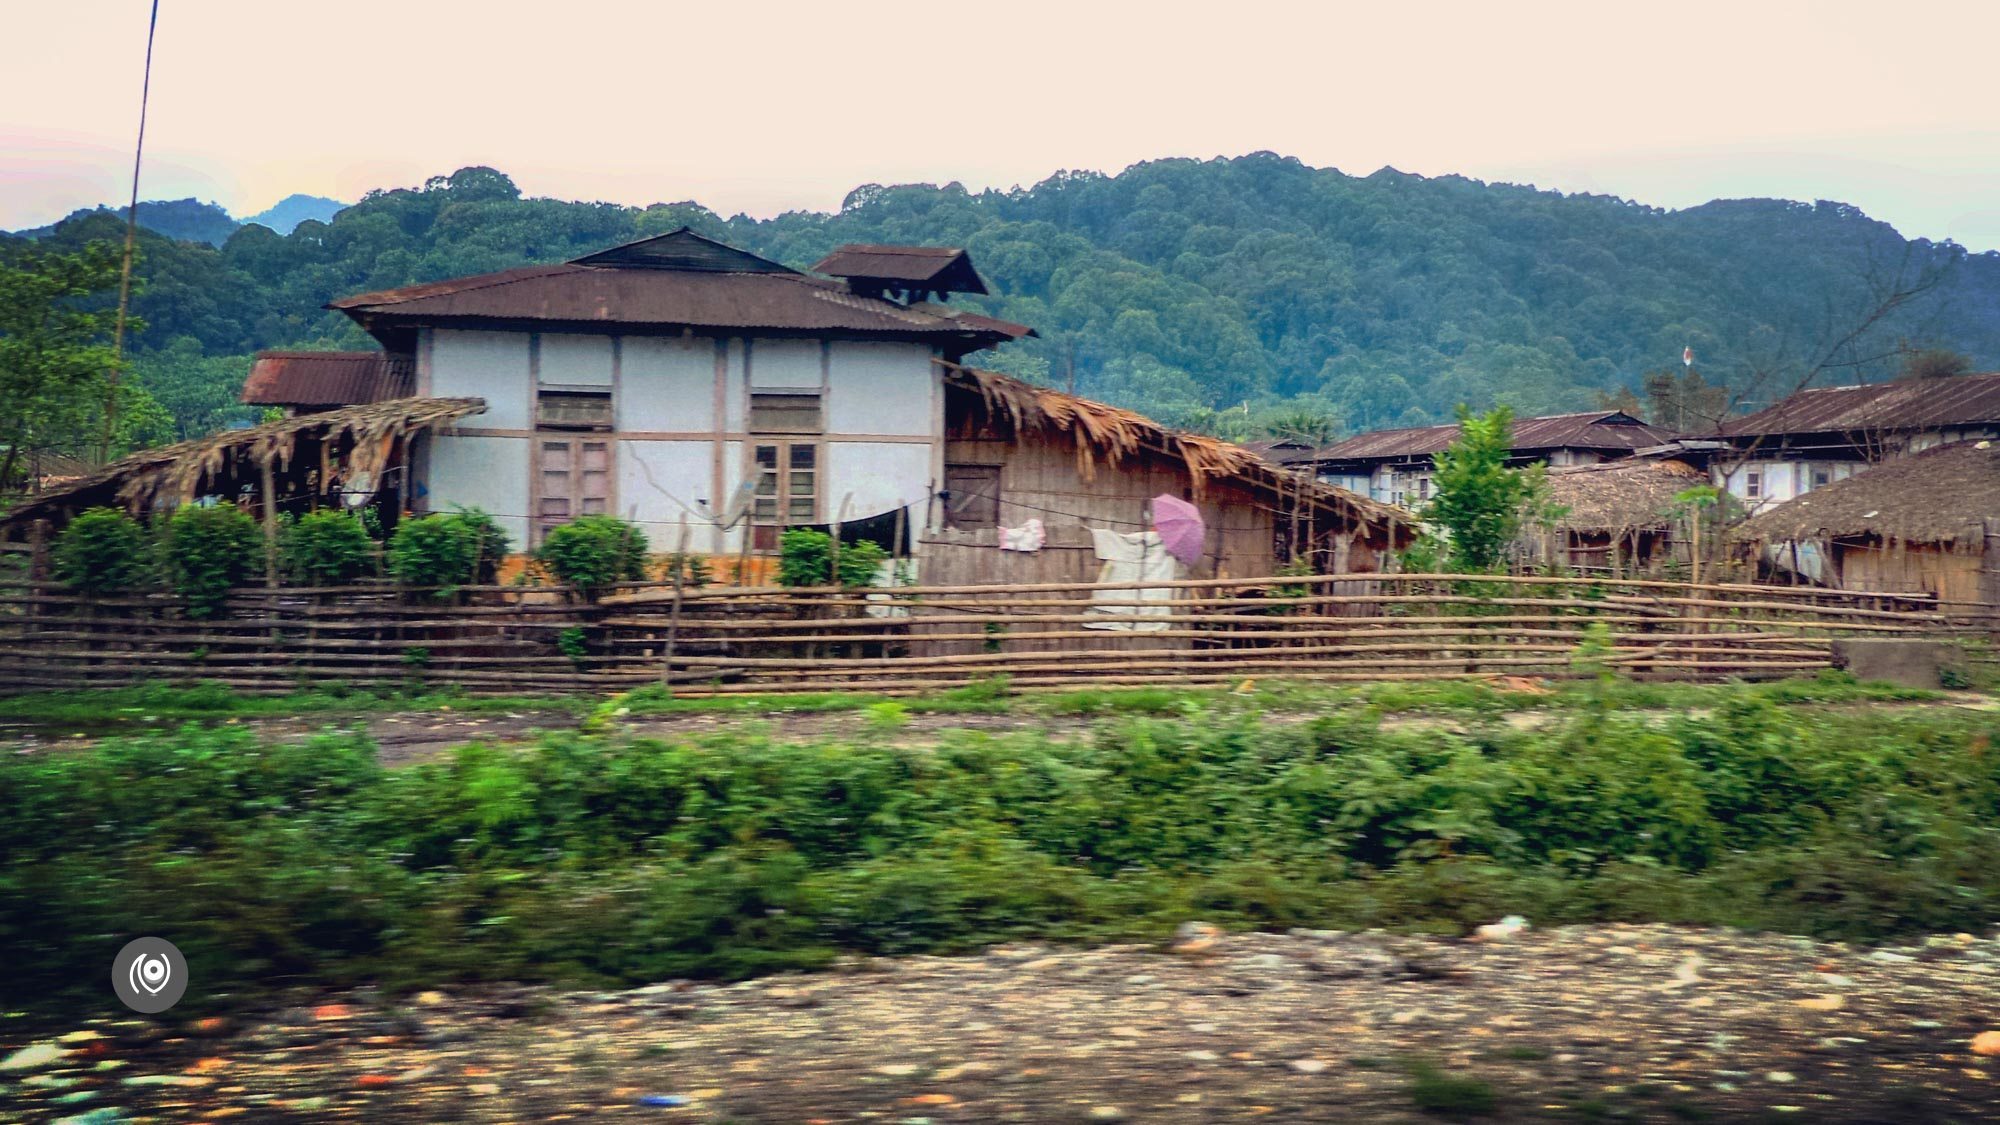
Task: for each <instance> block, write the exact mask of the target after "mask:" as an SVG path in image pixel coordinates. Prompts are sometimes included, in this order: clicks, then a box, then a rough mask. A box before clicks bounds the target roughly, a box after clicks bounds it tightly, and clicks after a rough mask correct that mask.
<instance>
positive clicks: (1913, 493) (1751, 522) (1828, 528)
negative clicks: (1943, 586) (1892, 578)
mask: <svg viewBox="0 0 2000 1125" xmlns="http://www.w3.org/2000/svg"><path fill="white" fill-rule="evenodd" d="M1936 381H1949V382H1954V383H1955V382H1958V381H1959V380H1957V379H1952V380H1936ZM1995 512H2000V445H1996V443H1994V442H1988V441H1981V442H1959V443H1955V444H1952V445H1944V446H1939V447H1937V448H1935V449H1927V450H1925V451H1924V452H1922V453H1918V454H1914V455H1912V456H1909V457H1899V458H1896V459H1895V460H1891V461H1884V462H1883V463H1881V464H1879V465H1876V466H1874V467H1872V468H1869V469H1864V470H1863V471H1861V472H1858V473H1856V474H1854V475H1853V476H1851V477H1848V478H1846V479H1845V480H1837V481H1834V482H1832V483H1831V484H1823V485H1821V486H1819V487H1818V488H1815V489H1811V490H1809V491H1807V492H1805V493H1803V494H1802V495H1800V496H1798V497H1796V498H1794V499H1791V500H1787V501H1785V502H1784V503H1782V504H1777V505H1774V506H1773V507H1771V508H1770V509H1768V510H1767V511H1764V512H1760V513H1758V514H1757V515H1755V516H1752V517H1751V518H1750V519H1748V520H1746V521H1744V523H1743V525H1742V527H1740V528H1739V529H1738V533H1739V534H1741V535H1743V536H1746V537H1749V538H1755V539H1765V540H1769V541H1772V542H1781V541H1783V540H1787V539H1810V538H1817V537H1820V536H1834V537H1840V536H1850V535H1877V536H1880V537H1882V538H1884V539H1889V538H1895V539H1901V540H1905V541H1907V542H1912V543H1941V542H1951V541H1953V540H1956V539H1960V538H1967V539H1972V540H1977V538H1978V537H1979V535H1980V528H1981V521H1982V520H1984V519H1986V518H1988V517H1990V516H1992V515H1993V513H1995Z"/></svg>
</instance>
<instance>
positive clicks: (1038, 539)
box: [1000, 519, 1049, 551]
mask: <svg viewBox="0 0 2000 1125" xmlns="http://www.w3.org/2000/svg"><path fill="white" fill-rule="evenodd" d="M1048 539H1049V535H1048V532H1047V531H1045V530H1044V529H1043V528H1042V521H1041V520H1038V519H1031V520H1029V521H1028V522H1027V523H1024V524H1022V525H1021V526H1020V527H1003V528H1001V529H1000V549H1001V550H1003V551H1039V550H1041V549H1042V544H1043V543H1046V542H1048Z"/></svg>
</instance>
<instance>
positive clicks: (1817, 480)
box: [1812, 469, 1833, 488]
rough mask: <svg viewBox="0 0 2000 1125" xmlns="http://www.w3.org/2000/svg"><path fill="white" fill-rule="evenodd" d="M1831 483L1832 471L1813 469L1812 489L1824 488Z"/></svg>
mask: <svg viewBox="0 0 2000 1125" xmlns="http://www.w3.org/2000/svg"><path fill="white" fill-rule="evenodd" d="M1832 483H1833V470H1832V469H1814V470H1813V471H1812V487H1814V488H1825V487H1826V486H1827V485H1829V484H1832Z"/></svg>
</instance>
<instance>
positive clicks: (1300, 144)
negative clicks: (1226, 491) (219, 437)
mask: <svg viewBox="0 0 2000 1125" xmlns="http://www.w3.org/2000/svg"><path fill="white" fill-rule="evenodd" d="M146 7H147V0H66V2H64V3H61V4H55V3H39V2H38V3H32V4H30V3H27V2H25V0H22V2H16V3H11V4H8V5H7V10H6V12H5V13H4V14H0V41H4V42H5V43H6V44H7V45H8V46H7V49H6V62H5V65H4V66H0V229H10V228H16V227H22V226H29V225H34V224H39V223H43V222H47V221H50V220H52V219H55V218H58V217H60V216H61V215H63V214H65V213H67V212H68V211H70V210H71V209H73V208H75V207H78V206H83V205H87V204H93V203H98V202H110V201H117V200H120V199H122V198H124V195H125V192H126V190H127V189H126V177H127V176H129V175H130V164H129V161H130V159H131V157H130V146H131V143H132V132H133V128H134V126H135V123H136V116H137V108H138V93H139V66H140V61H141V57H142V54H143V51H144V43H145V19H146ZM161 8H162V11H161V27H160V35H159V43H158V47H157V48H156V56H155V63H154V79H153V112H152V119H151V123H150V127H149V133H148V138H147V149H148V163H147V167H146V171H145V176H144V180H143V183H142V195H143V196H144V197H145V198H149V199H153V198H179V197H184V196H188V195H194V196H199V197H201V198H203V199H213V200H215V201H217V202H220V203H221V204H223V205H224V206H225V207H228V208H229V209H230V210H231V211H233V212H235V213H237V214H249V213H252V212H255V211H258V210H261V209H262V208H264V207H267V206H269V205H270V204H271V203H273V202H275V201H277V200H278V199H279V198H281V197H282V196H285V195H287V194H289V193H291V192H295V191H303V192H310V193H313V194H318V195H330V196H333V197H335V198H339V199H345V200H353V199H355V198H357V197H358V196H359V195H360V194H361V193H362V192H364V191H366V190H368V189H369V188H374V187H384V186H403V185H413V184H416V183H418V182H420V181H421V180H422V179H423V178H424V177H426V176H429V175H432V174H436V173H440V172H449V171H451V170H452V169H455V168H458V167H460V166H462V165H466V164H490V165H493V166H495V167H498V168H500V169H502V170H503V171H506V172H508V173H509V174H511V175H512V176H513V177H514V178H515V180H516V181H517V182H518V183H520V185H521V186H522V188H523V189H524V190H525V191H527V192H529V193H530V194H537V195H553V196H559V197H563V198H579V199H604V200H612V201H616V202H622V203H648V202H654V201H660V200H680V199H689V198H692V199H696V200H699V201H700V202H702V203H704V204H706V205H708V206H710V207H712V208H715V209H716V210H718V211H722V212H724V213H733V212H736V211H748V212H750V213H752V214H756V215H769V214H773V213H776V212H778V211H783V210H788V209H794V208H812V209H829V208H832V207H835V206H837V205H838V204H839V202H840V199H841V196H842V195H843V194H845V193H846V192H847V191H848V190H849V189H850V188H852V187H854V186H855V185H857V184H862V183H869V182H878V183H897V182H912V181H924V182H936V183H943V182H946V181H950V180H958V181H960V182H962V183H964V184H966V185H967V186H968V187H972V188H980V187H987V186H998V187H1007V186H1011V185H1014V184H1026V183H1033V182H1034V181H1036V180H1038V179H1041V178H1042V177H1044V176H1046V175H1048V174H1049V173H1050V172H1052V171H1054V170H1056V169H1060V168H1088V169H1100V170H1105V171H1117V170H1118V169H1121V168H1123V167H1125V166H1126V165H1129V164H1131V163H1133V162H1135V161H1140V160H1146V159H1150V158H1155V157H1162V156H1195V157H1209V156H1217V155H1238V154H1241V153H1245V152H1252V151H1256V150H1258V149H1271V150H1275V151H1277V152H1281V153H1285V154H1288V155H1293V156H1297V157H1299V158H1301V159H1303V160H1305V161H1306V162H1308V163H1310V164H1315V165H1331V166H1334V167H1338V168H1341V169H1343V170H1345V171H1348V172H1352V173H1356V174H1365V173H1367V172H1370V171H1373V170H1374V169H1376V168H1379V167H1381V166H1383V165H1392V166H1394V167H1397V168H1400V169H1402V170H1404V171H1408V172H1418V173H1423V174H1426V175H1435V174H1442V173H1450V172H1458V173H1463V174H1466V175H1470V176H1476V177H1479V178H1481V179H1489V180H1508V181H1513V182H1521V183H1533V184H1536V185H1538V186H1541V187H1548V188H1558V189H1563V190H1571V191H1576V190H1589V191H1599V192H1607V193H1611V194H1616V195H1623V196H1627V197H1630V198H1635V199H1638V200H1640V201H1643V202H1646V203H1654V204H1660V205H1664V206H1672V207H1679V206H1686V205H1689V204H1692V203H1698V202H1701V201H1703V200H1706V199H1710V198H1714V197H1718V196H1743V195H1776V196H1785V197H1790V198H1800V199H1814V198H1830V199H1839V200H1843V201H1845V202H1850V203H1854V204H1857V205H1859V206H1860V207H1862V208H1863V209H1865V210H1866V211H1868V212H1869V213H1870V214H1872V215H1875V216H1877V217H1879V218H1883V219H1886V220H1888V221H1890V222H1892V223H1894V224H1896V226H1897V227H1899V228H1900V229H1901V230H1903V231H1904V233H1906V234H1911V235H1924V236H1928V237H1932V238H1947V237H1949V238H1956V239H1958V240H1959V241H1961V242H1963V243H1965V244H1967V245H1968V246H1971V247H1973V248H1975V249H1992V248H1996V247H2000V97H1996V96H1995V94H1994V84H1993V79H1992V77H1991V74H1990V69H1991V62H1992V53H1993V51H1994V50H1995V48H1996V45H1997V44H2000V3H1993V2H1990V0H1966V2H1957V3H1943V2H1933V3H1921V2H1910V0H1905V2H1904V3H1900V4H1884V3H1881V2H1880V0H1872V2H1869V3H1859V2H1855V3H1848V2H1841V3H1804V2H1786V3H1769V2H1756V0H1733V2H1729V3H1710V2H1706V0H1695V2H1681V3H1673V4H1627V3H1614V2H1589V3H1581V2H1579V3H1532V2H1515V3H1489V2H1466V3H1431V4H1419V3H1375V2H1370V3H1362V4H1351V5H1350V4H1334V3H1321V4H1258V3H1245V2H1236V3H1222V2H1218V0H1205V2H1202V3H1196V4H1179V3H1166V2H1153V3H1143V4H1123V3H1119V4H1112V3H1096V2H1092V0H1066V2H1061V3H1044V2H1040V0H1025V2H1008V3H999V2H991V0H989V2H983V3H964V2H957V3H937V4H920V3H909V2H903V3H883V2H876V3H864V4H851V3H850V4H834V3H826V2H823V0H821V2H813V3H758V2H753V0H731V2H714V3H706V4H685V3H666V2H646V0H566V2H560V3H558V2H554V0H534V2H528V0H393V2H384V0H341V2H338V3H301V2H296V0H276V2H274V0H163V3H162V5H161Z"/></svg>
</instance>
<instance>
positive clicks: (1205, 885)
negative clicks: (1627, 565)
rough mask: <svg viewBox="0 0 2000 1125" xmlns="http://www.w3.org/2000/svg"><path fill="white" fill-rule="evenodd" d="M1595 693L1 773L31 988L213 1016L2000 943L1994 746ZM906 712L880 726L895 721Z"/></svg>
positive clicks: (217, 758)
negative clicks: (1569, 707) (1749, 931)
mask: <svg viewBox="0 0 2000 1125" xmlns="http://www.w3.org/2000/svg"><path fill="white" fill-rule="evenodd" d="M1806 686H1807V687H1812V686H1813V685H1811V684H1807V685H1806ZM1828 688H1829V690H1832V691H1834V692H1836V693H1837V692H1838V691H1839V690H1842V689H1841V685H1839V684H1837V683H1834V684H1830V685H1828ZM1594 690H1597V691H1601V692H1606V693H1610V694H1608V695H1606V696H1604V697H1602V698H1594V697H1592V696H1590V695H1588V694H1586V695H1585V696H1584V697H1583V698H1582V701H1581V706H1580V708H1578V709H1576V710H1573V711H1572V712H1570V713H1568V714H1566V715H1564V716H1562V717H1560V718H1559V719H1557V720H1556V721H1554V722H1552V723H1551V724H1550V725H1548V726H1546V727H1543V728H1541V729H1538V730H1533V731H1522V730H1518V729H1514V728H1513V727H1510V726H1508V725H1506V724H1501V723H1490V722H1483V721H1480V719H1479V718H1478V716H1477V714H1473V713H1468V714H1462V715H1461V716H1460V718H1461V720H1462V722H1461V723H1459V724H1456V726H1455V728H1454V729H1457V730H1460V731H1462V733H1449V732H1447V731H1444V730H1440V729H1435V728H1426V729H1422V730H1397V729H1392V728H1385V727H1384V726H1382V725H1381V724H1380V722H1379V718H1378V715H1377V713H1376V712H1374V711H1372V710H1369V709H1361V708H1354V709H1349V710H1346V711H1344V712H1341V713H1337V714H1332V715H1328V716H1326V717H1322V718H1318V719H1315V720H1313V721H1310V722H1308V723H1305V724H1302V725H1285V726H1276V725H1264V724H1261V723H1260V722H1259V721H1258V719H1257V717H1256V715H1255V714H1254V713H1251V712H1249V711H1248V710H1246V709H1245V708H1244V707H1242V706H1239V705H1238V704H1236V703H1235V702H1234V701H1232V700H1230V699H1228V698H1227V697H1220V698H1212V699H1211V701H1210V702H1207V703H1205V704H1200V703H1193V702H1187V701H1182V702H1180V703H1177V704H1170V705H1169V706H1168V710H1169V711H1170V712H1171V711H1172V710H1173V709H1174V708H1175V707H1179V708H1180V709H1181V710H1183V711H1185V712H1186V713H1184V714H1180V715H1173V716H1171V717H1148V716H1134V715H1127V716H1122V717H1118V718H1115V719H1112V720H1109V721H1107V722H1105V723H1104V724H1103V725H1101V726H1100V727H1099V728H1098V729H1097V730H1096V731H1095V732H1094V733H1092V734H1089V735H1086V736H1080V737H1077V738H1074V739H1062V738H1056V737H1052V736H1050V735H1048V734H1045V733H1040V732H1034V731H1023V732H1020V733H1015V734H1009V735H1003V736H989V735H985V734H980V733H976V732H949V733H947V734H946V735H945V736H944V738H943V741H942V742H941V744H939V745H937V746H934V747H928V746H927V747H922V748H909V747H897V746H892V745H885V744H883V743H884V742H885V741H886V740H883V739H879V738H873V737H871V738H869V739H867V740H865V741H862V742H857V743H852V744H849V743H836V742H826V743H810V744H802V743H785V742H780V741H775V740H773V739H771V738H769V737H767V736H765V735H763V734H761V733H758V732H757V731H756V730H755V729H754V728H751V729H749V730H734V731H727V732H723V733H719V734H716V735H712V736H706V737H702V738H698V739H693V740H687V741H655V740H645V739H628V738H622V737H591V736H576V735H563V736H549V737H547V738H545V739H543V740H542V741H540V742H539V743H537V744H536V745H534V746H532V747H529V748H526V749H522V750H518V751H517V750H510V749H505V748H495V747H490V746H482V745H472V746H467V747H465V748H463V749H461V750H460V751H458V752H457V753H455V754H453V755H451V756H449V757H448V758H446V759H443V760H438V761H435V762H432V763H429V764H424V765H419V766H415V767H410V768H405V769H399V770H394V771H391V770H385V769H383V768H382V767H381V766H380V765H378V764H377V762H376V760H375V757H374V752H373V749H372V747H371V746H370V745H369V744H368V743H367V742H365V741H364V740H363V739H361V738H360V737H358V736H353V735H331V734H329V735H325V736H321V737H319V738H317V739H314V740H312V741H310V742H305V743H297V744H285V743H281V742H260V741H259V739H258V737H257V735H256V734H255V733H252V732H246V731H244V730H242V729H241V728H229V727H220V728H214V729H209V730H201V729H197V728H193V727H190V728H187V729H185V730H182V731H180V732H179V733H174V734H161V735H157V736H151V737H138V738H131V739H125V740H113V741H109V742H106V743H103V744H100V745H98V746H96V747H94V748H91V749H87V750H61V751H56V750H51V751H47V752H40V753H32V754H10V755H6V756H5V757H4V758H0V941H4V943H5V946H6V948H7V949H8V950H9V951H10V952H11V953H12V954H13V956H12V957H11V959H10V965H9V973H8V974H7V977H6V985H5V988H6V990H7V992H8V994H9V995H10V997H11V998H12V999H10V1003H24V1002H27V1001H28V1000H29V999H30V998H33V999H34V1000H36V1001H38V1002H43V1003H47V1002H51V1001H52V1000H53V999H55V998H59V997H61V996H65V995H77V994H79V992H80V991H89V992H90V993H91V994H92V995H95V992H96V990H97V989H98V987H99V986H98V985H96V984H94V983H91V982H95V981H97V980H98V978H99V974H100V973H101V967H102V965H103V963H104V962H105V961H106V960H108V959H109V957H110V956H111V953H112V952H113V951H114V950H115V948H116V946H117V944H118V943H119V942H120V941H121V940H123V937H124V935H128V934H130V933H137V932H148V933H158V934H162V935H165V936H168V937H170V938H172V940H174V941H175V942H176V943H177V944H178V945H179V946H180V947H181V949H182V950H183V951H185V952H186V953H187V954H188V956H189V959H190V961H191V963H192V965H193V972H194V974H195V976H196V978H197V979H200V980H202V981H204V982H205V986H204V993H205V995H207V996H210V997H214V996H216V995H218V994H220V993H222V992H225V991H228V990H229V989H230V988H231V987H232V986H234V985H248V984H253V983H255V982H260V981H262V982H280V981H284V980H288V979H299V978H301V977H304V978H309V979H312V980H314V981H316V982H319V983H322V984H328V985H338V984H340V983H342V982H349V981H360V980H371V981H384V982H388V983H391V984H397V983H405V984H416V983H423V984H426V985H428V984H432V983H435V982H437V981H439V980H442V979H446V978H453V977H461V978H515V979H521V978H549V977H553V978H559V979H566V980H583V981H590V980H599V981H604V980H609V981H628V982H630V981H651V980H658V979H663V978H670V977H676V976H683V975H695V974H705V975H723V976H730V975H738V974H743V973H751V972H757V971H763V970H769V969H775V968H782V967H787V966H804V965H813V964H819V963H823V962H824V961H826V960H827V959H828V958H830V957H832V956H835V955H836V954H837V952H839V951H842V950H855V951H877V952H885V953H899V952H907V951H916V950H944V949H955V948H964V947H968V946H972V945H976V944H978V943H981V942H988V941H995V940H1006V939H1012V938H1021V937H1036V938H1078V939H1092V938H1103V937H1110V936H1127V937H1130V936H1140V937H1143V936H1152V935H1160V934H1163V933H1165V932H1166V931H1168V930H1169V929H1170V928H1171V927H1172V926H1173V925H1174V924H1175V923H1177V922H1179V921H1182V920H1185V919H1187V918H1190V917H1202V918H1209V919H1214V920H1218V921H1226V922H1231V923H1235V924H1248V925H1263V926H1289V925H1337V926H1366V925H1396V926H1414V927H1420V928H1427V929H1439V930H1444V931H1450V932H1458V931H1462V930H1463V929H1464V928H1465V927H1467V926H1469V925H1471V924H1474V923H1479V922H1486V921H1491V920H1492V919H1493V918H1496V917H1499V916H1500V915H1503V914H1508V913H1522V914H1526V915H1528V916H1529V917H1530V918H1531V919H1532V920H1533V921H1534V922H1536V923H1537V924H1544V925H1546V924H1553V923H1560V922H1566V921H1580V920H1588V919H1663V920H1677V921H1691V922H1710V923H1730V924H1740V925H1747V926H1757V927H1770V928H1776V929H1781V930H1787V931H1792V932H1799V933H1811V934H1822V935H1837V936H1841V937H1848V938H1859V939H1870V938H1880V937H1886V936H1890V935H1895V934H1900V933H1906V932H1915V931H1923V930H1940V929H1942V930H1959V929H1968V930H1969V929H1975V928H1978V927H1982V926H1985V925H1988V924H1991V923H1992V922H1994V921H1995V920H1996V919H2000V817H1996V813H2000V768H1996V765H1995V762H1994V759H1993V756H1992V755H1991V753H1990V746H1991V741H1992V738H1993V735H1994V734H1995V731H1996V720H1995V719H1994V717H1993V716H1991V715H1988V714H1982V713H1974V712H1964V711H1956V710H1935V709H1932V710H1921V711H1911V712H1907V713H1899V714H1890V713H1866V712H1842V713H1830V712H1811V711H1807V710H1804V709H1795V708H1785V707H1782V706H1779V705H1777V704H1775V703H1774V702H1772V693H1770V692H1766V691H1763V690H1762V689H1749V688H1734V689H1721V690H1718V691H1715V692H1714V693H1713V697H1712V698H1711V700H1710V702H1712V703H1714V704H1715V706H1714V709H1713V712H1712V713H1710V714H1707V715H1704V716H1702V717H1700V718H1693V717H1668V718H1662V717H1659V716H1646V715H1634V714H1629V713H1621V712H1620V711H1618V710H1616V709H1614V708H1612V707H1610V706H1609V705H1608V704H1609V703H1610V702H1612V701H1613V700H1614V699H1616V698H1617V696H1618V692H1619V691H1620V690H1622V689H1621V688H1620V687H1619V686H1618V685H1607V686H1604V687H1601V688H1598V689H1594ZM1478 698H1479V696H1478V695H1477V693H1472V694H1469V695H1468V696H1467V699H1468V701H1470V702H1477V699H1478ZM880 710H881V711H882V712H883V713H881V714H879V715H878V714H876V713H875V712H874V711H873V710H871V712H870V715H869V719H868V721H869V723H870V724H871V725H872V726H875V727H886V726H890V725H893V723H894V722H895V721H896V716H895V714H892V713H890V711H889V709H887V708H881V709H880Z"/></svg>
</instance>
